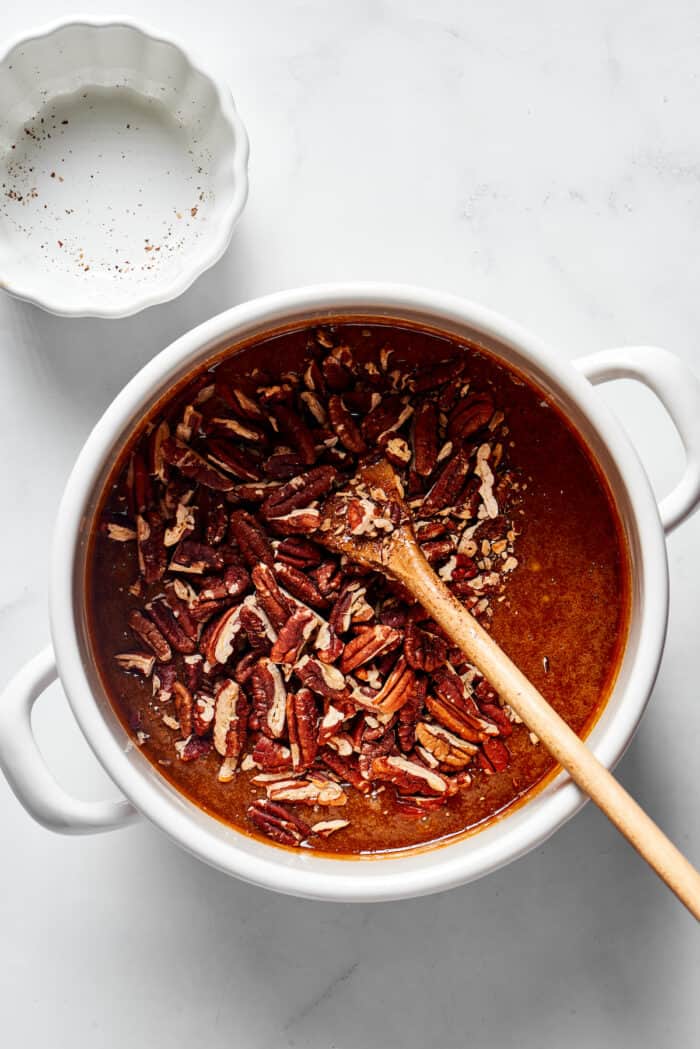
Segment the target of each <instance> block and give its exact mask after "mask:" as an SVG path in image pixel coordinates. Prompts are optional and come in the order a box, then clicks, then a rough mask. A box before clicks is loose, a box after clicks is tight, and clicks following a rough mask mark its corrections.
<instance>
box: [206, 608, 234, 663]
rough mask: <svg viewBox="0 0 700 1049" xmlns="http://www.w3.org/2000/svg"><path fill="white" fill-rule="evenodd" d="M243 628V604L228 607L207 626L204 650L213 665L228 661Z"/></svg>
mask: <svg viewBox="0 0 700 1049" xmlns="http://www.w3.org/2000/svg"><path fill="white" fill-rule="evenodd" d="M242 629H243V624H242V623H241V606H240V605H238V606H236V607H235V608H228V609H226V611H225V612H224V614H223V615H222V616H220V617H219V618H218V619H217V620H215V621H214V622H213V623H210V624H209V626H208V627H207V631H206V637H205V635H204V634H203V635H202V643H201V647H202V652H203V653H204V656H205V658H206V659H207V661H208V662H209V663H210V664H211V665H212V666H214V665H216V664H221V665H222V666H223V664H224V663H227V662H228V660H229V659H230V658H231V656H232V654H233V643H234V641H235V639H236V638H237V636H238V634H239V633H240V632H241V630H242Z"/></svg>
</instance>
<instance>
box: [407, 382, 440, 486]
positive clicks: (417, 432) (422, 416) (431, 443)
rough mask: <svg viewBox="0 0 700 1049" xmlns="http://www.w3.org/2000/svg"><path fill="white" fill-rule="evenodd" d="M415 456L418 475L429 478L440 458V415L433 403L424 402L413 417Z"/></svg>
mask: <svg viewBox="0 0 700 1049" xmlns="http://www.w3.org/2000/svg"><path fill="white" fill-rule="evenodd" d="M413 454H414V464H415V468H416V473H417V474H418V475H419V476H420V477H429V476H430V474H431V473H432V472H433V470H434V469H435V464H436V463H437V456H438V415H437V408H436V407H435V405H434V404H433V402H432V401H424V402H423V404H422V405H421V406H420V408H419V409H418V410H417V411H416V413H415V415H414V417H413Z"/></svg>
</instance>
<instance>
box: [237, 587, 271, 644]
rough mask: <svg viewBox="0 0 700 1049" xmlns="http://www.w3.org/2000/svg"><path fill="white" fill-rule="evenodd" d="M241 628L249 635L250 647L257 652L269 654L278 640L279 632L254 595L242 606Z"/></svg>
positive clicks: (247, 598)
mask: <svg viewBox="0 0 700 1049" xmlns="http://www.w3.org/2000/svg"><path fill="white" fill-rule="evenodd" d="M241 626H242V627H243V629H244V630H245V632H246V634H247V635H248V642H249V643H250V647H251V648H253V649H254V650H255V651H256V652H267V651H269V649H270V646H271V645H273V644H274V643H275V641H276V640H277V631H276V630H275V628H274V627H273V625H272V623H271V622H270V620H269V619H268V617H267V616H266V614H265V613H264V612H263V610H262V608H261V607H260V605H259V604H258V599H257V597H255V596H254V595H252V594H249V595H248V597H246V599H245V600H244V602H243V604H242V605H241Z"/></svg>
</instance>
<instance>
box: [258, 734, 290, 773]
mask: <svg viewBox="0 0 700 1049" xmlns="http://www.w3.org/2000/svg"><path fill="white" fill-rule="evenodd" d="M253 761H254V762H255V764H256V765H259V766H260V768H261V769H265V770H268V771H278V770H288V769H291V767H292V755H291V752H290V750H289V747H285V746H284V745H283V744H282V743H279V742H278V741H277V740H275V739H270V737H269V736H260V737H259V738H258V740H257V742H256V744H255V746H254V747H253Z"/></svg>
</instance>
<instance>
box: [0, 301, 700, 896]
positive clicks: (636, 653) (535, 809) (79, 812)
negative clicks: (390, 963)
mask: <svg viewBox="0 0 700 1049" xmlns="http://www.w3.org/2000/svg"><path fill="white" fill-rule="evenodd" d="M363 314H364V315H381V316H390V317H395V318H399V319H402V318H403V319H406V320H411V321H414V322H418V323H421V322H423V323H426V324H427V325H430V326H433V327H437V328H440V329H442V330H444V331H445V332H448V333H453V334H457V335H460V336H466V337H467V338H468V339H471V340H474V341H476V342H478V343H480V344H481V345H483V346H484V347H486V348H487V349H489V350H490V351H491V352H492V353H495V354H496V356H497V357H499V358H500V359H501V360H503V361H504V362H505V363H506V364H511V365H514V366H515V367H516V368H518V369H519V370H520V371H521V372H523V373H525V374H526V375H527V376H528V377H529V378H530V379H531V380H532V381H533V382H534V383H535V384H536V385H538V386H539V387H540V388H541V389H542V390H544V391H545V392H546V393H547V395H548V396H549V397H550V398H552V399H553V400H554V401H555V403H556V404H558V405H559V407H560V408H561V409H562V410H563V411H564V412H565V414H566V415H567V417H568V418H569V419H570V420H571V422H572V423H573V425H574V426H575V427H576V428H577V429H578V431H579V432H580V433H581V434H582V436H583V437H584V439H585V440H586V442H587V443H588V446H589V448H590V449H591V450H592V452H593V454H594V455H595V456H596V458H597V460H598V463H599V465H600V467H601V468H602V470H603V471H604V473H605V475H606V477H607V479H608V482H609V484H610V487H611V489H612V491H613V493H614V495H615V498H616V500H617V506H618V510H619V513H620V516H621V518H622V522H623V525H624V530H625V534H626V538H627V542H628V544H629V549H630V553H631V558H632V615H631V624H630V631H629V639H628V642H627V646H626V650H625V653H624V658H623V661H622V666H621V668H620V672H619V675H618V679H617V683H616V685H615V689H614V691H613V693H612V695H611V697H610V699H609V701H608V703H607V705H606V707H605V710H604V711H603V713H602V715H601V717H600V718H599V720H598V721H597V723H596V725H595V727H594V729H593V731H592V732H591V734H590V736H589V738H588V742H589V745H590V746H591V748H592V749H593V750H594V752H595V754H596V755H597V757H598V758H599V759H600V760H601V761H602V762H603V764H605V765H607V766H608V767H611V766H613V765H615V763H616V762H617V761H618V760H619V758H620V757H621V755H622V754H623V753H624V751H625V749H626V747H627V746H628V744H629V742H630V740H631V739H632V736H633V735H634V732H635V729H636V728H637V725H638V724H639V721H640V718H641V716H642V714H643V712H644V708H645V706H646V703H647V700H648V699H649V695H650V692H651V689H652V687H653V684H654V679H655V677H656V673H657V670H658V666H659V662H660V659H661V654H662V650H663V645H664V638H665V633H666V623H667V610H668V568H667V561H666V547H665V541H664V532H668V531H670V530H671V529H672V528H674V527H675V526H676V525H677V524H679V523H680V522H681V521H682V520H683V519H684V518H685V517H687V516H688V514H690V513H691V512H692V511H693V510H694V509H695V508H696V506H697V504H698V502H699V501H700V383H699V382H698V380H697V379H696V377H695V376H694V375H693V374H692V373H691V372H690V371H689V370H688V369H687V368H686V367H685V365H683V364H682V363H681V362H680V361H679V360H678V359H677V358H676V357H674V356H673V355H672V354H670V353H668V352H666V351H665V350H660V349H655V348H651V347H639V348H634V349H620V350H609V351H606V352H603V353H598V354H594V355H592V356H591V357H587V358H584V359H583V360H580V361H578V362H576V364H575V365H574V366H572V365H571V364H568V363H566V362H564V361H561V360H559V359H557V357H556V356H555V355H554V354H553V353H551V351H549V350H548V349H547V348H546V347H545V346H543V345H542V344H541V343H540V342H539V340H537V339H536V338H533V336H531V335H530V334H528V333H527V332H525V331H523V330H522V329H521V328H519V327H517V326H516V325H514V324H512V323H511V322H510V321H507V320H505V319H504V318H502V317H499V316H498V315H496V314H494V313H492V312H490V311H488V310H485V309H483V308H482V307H480V306H477V305H474V304H473V303H469V302H465V301H462V300H461V299H458V298H454V297H452V296H448V295H443V294H441V293H439V292H434V291H427V290H424V289H419V288H412V287H403V286H397V285H390V284H387V285H384V284H335V285H322V286H318V287H312V288H305V289H301V290H293V291H285V292H280V293H278V294H275V295H270V296H267V297H265V298H261V299H256V300H255V301H253V302H249V303H245V304H243V305H241V306H237V307H235V308H234V309H231V310H228V311H227V312H225V313H222V314H220V315H219V316H218V317H214V318H213V319H212V320H210V321H207V322H206V323H205V324H202V325H200V326H199V327H198V328H195V329H194V330H193V331H191V332H189V333H188V334H187V335H183V336H182V338H180V339H178V340H177V341H176V342H175V343H173V345H172V346H170V347H168V349H166V350H163V352H162V353H160V354H159V355H158V356H157V357H156V358H155V359H154V360H152V361H151V362H150V363H149V364H147V365H146V366H145V367H144V368H143V369H142V370H141V371H140V372H139V373H138V375H136V376H135V377H134V378H133V379H132V380H131V382H130V383H129V384H128V385H127V386H126V387H125V389H124V390H123V391H122V392H121V393H120V394H119V396H118V397H117V398H116V399H115V400H114V401H113V402H112V404H111V406H110V407H109V408H108V409H107V411H106V412H105V414H104V415H103V416H102V418H101V419H100V421H99V422H98V423H97V425H96V426H95V428H94V430H93V431H92V433H91V434H90V437H89V438H88V440H87V442H86V444H85V447H84V448H83V450H82V452H81V454H80V457H79V458H78V461H77V462H76V464H75V467H74V469H73V472H72V474H71V476H70V479H69V481H68V484H67V486H66V490H65V494H64V496H63V500H62V503H61V506H60V509H59V513H58V520H57V523H56V530H55V536H54V542H53V554H52V562H51V575H50V613H51V633H52V638H53V650H52V649H47V650H45V651H44V652H42V653H40V654H39V655H38V656H36V657H35V658H34V659H33V660H32V661H31V662H30V663H29V664H27V666H25V667H24V668H23V670H21V671H20V672H19V674H17V676H16V677H15V678H14V680H13V681H12V682H11V683H10V685H9V686H8V688H7V690H6V692H5V694H4V695H3V697H2V699H0V766H1V767H2V768H3V770H4V772H5V775H6V776H7V779H8V781H9V783H10V785H11V786H12V788H13V790H14V791H15V793H16V795H17V797H18V798H19V800H20V801H21V802H22V804H23V805H24V806H25V808H26V809H27V810H28V812H30V813H31V815H32V816H34V818H35V819H37V820H38V821H39V822H40V823H42V824H44V825H45V826H46V827H49V828H51V829H52V830H55V831H60V832H63V833H89V832H98V831H105V830H111V829H114V828H116V827H120V826H123V825H125V824H127V823H130V822H131V821H132V820H134V819H136V818H137V817H138V816H139V815H143V816H145V817H146V818H147V819H149V820H151V821H152V822H153V823H155V824H156V825H157V826H158V827H160V828H161V829H162V830H164V831H165V833H166V834H168V835H169V836H170V837H171V838H172V839H173V841H176V842H177V843H178V844H180V845H182V846H183V847H184V848H185V849H187V850H188V851H189V852H191V853H192V854H193V855H195V856H198V857H199V858H200V859H202V860H204V861H205V862H206V863H209V864H211V865H212V866H214V867H218V868H219V869H220V870H222V871H226V872H227V873H228V874H232V875H235V876H236V877H239V878H243V879H245V880H247V881H250V882H253V883H255V884H257V885H263V886H265V887H267V888H270V889H275V890H277V891H278V892H285V893H290V894H294V895H298V896H307V897H311V898H316V899H330V900H387V899H398V898H402V897H407V896H420V895H423V894H427V893H431V892H437V891H439V890H442V889H448V888H451V887H452V886H455V885H459V884H460V883H463V882H468V881H470V880H472V879H474V878H479V877H481V876H482V875H484V874H488V873H489V872H490V871H493V870H495V869H496V868H497V867H501V866H502V865H504V864H506V863H509V862H510V861H511V860H514V859H516V858H517V857H518V856H522V855H523V854H524V853H526V852H527V851H528V850H529V849H532V848H534V847H535V846H536V845H539V844H541V843H542V842H543V841H544V840H545V839H546V838H548V837H549V836H550V834H552V833H553V832H554V831H555V830H557V828H558V827H561V826H562V824H563V823H564V822H565V821H566V820H567V819H569V818H570V817H571V816H572V815H573V814H574V813H575V812H576V811H577V810H578V809H579V808H580V807H581V805H582V804H583V802H584V798H583V796H582V794H581V793H580V791H579V790H578V788H577V787H575V786H574V784H573V783H572V782H571V781H570V780H569V778H568V776H567V775H565V774H563V773H562V774H560V775H559V776H557V777H556V778H555V779H554V780H553V781H552V782H550V783H549V784H548V785H547V786H546V787H545V788H544V789H543V790H541V791H540V792H539V793H537V794H535V795H534V796H533V797H532V798H531V800H529V801H528V802H527V803H526V804H524V805H522V806H520V807H517V808H515V809H514V810H513V812H512V813H511V814H510V815H508V816H506V817H505V818H504V819H501V820H498V821H496V822H494V823H493V824H491V825H490V826H487V827H486V828H485V829H484V830H482V831H480V832H479V833H477V834H473V835H471V836H469V837H466V838H464V839H462V840H458V841H455V842H453V843H451V844H448V845H444V846H441V847H437V848H432V849H430V848H429V849H426V850H423V851H420V852H416V853H414V854H411V855H405V856H395V857H376V858H361V859H355V860H340V859H333V858H331V857H324V856H320V855H313V854H310V853H307V852H306V851H304V850H300V851H297V852H291V851H286V850H282V849H278V848H276V847H275V846H274V845H272V844H266V843H265V842H264V841H259V840H256V839H253V838H250V837H247V836H246V835H244V834H241V833H239V832H238V831H236V830H235V829H234V828H232V827H228V826H225V825H224V824H223V823H220V822H219V821H218V820H216V819H213V818H211V817H209V816H207V815H206V814H205V813H204V812H203V811H202V810H201V809H199V808H198V807H197V806H196V805H194V804H192V803H190V802H189V801H188V800H187V799H186V798H185V797H184V796H183V795H182V794H180V793H178V792H177V791H176V790H175V788H174V787H172V786H171V785H170V784H169V783H168V782H167V781H166V780H165V779H164V778H163V777H162V776H160V775H159V774H158V773H157V772H156V770H155V769H154V768H153V766H152V765H151V764H150V763H149V762H148V761H147V759H146V758H145V757H144V755H143V754H142V753H141V752H140V751H139V749H138V748H136V747H134V746H133V745H132V744H131V743H130V741H129V739H128V737H127V734H126V732H125V730H124V728H123V727H122V725H121V723H120V722H119V720H118V719H117V717H116V715H115V714H114V712H113V710H112V708H111V706H110V703H109V701H108V699H107V697H106V695H105V693H104V690H103V688H102V686H101V684H100V682H99V679H98V676H97V673H96V671H95V668H94V666H93V665H92V664H91V660H90V657H89V654H88V646H87V639H86V631H85V614H84V607H83V600H82V594H83V572H84V561H85V551H86V541H87V535H86V531H85V521H86V520H87V519H88V518H89V515H90V513H91V511H92V508H93V506H94V502H95V500H96V498H97V496H98V495H99V491H100V489H101V486H102V483H103V481H104V480H105V478H106V475H107V473H108V472H109V470H110V468H111V466H112V464H113V462H114V459H115V455H116V453H117V452H118V450H119V448H120V447H121V445H122V443H123V441H124V439H125V438H126V437H127V436H128V435H129V433H130V432H131V430H132V427H133V426H134V424H135V423H136V422H137V421H138V420H139V419H140V418H141V417H142V415H143V413H144V412H146V411H147V410H148V409H149V408H150V406H151V405H152V404H153V403H154V401H155V400H156V399H157V398H158V397H160V396H161V395H162V394H163V393H164V392H165V391H167V390H168V388H169V387H170V386H171V385H172V384H173V383H174V382H176V381H177V380H178V379H179V378H181V377H182V376H183V375H185V374H187V373H188V372H189V371H190V370H191V369H193V368H194V367H195V366H197V365H199V364H201V363H202V362H204V361H206V360H207V359H209V358H210V357H213V356H214V355H215V354H216V353H217V351H220V350H221V349H222V348H224V347H226V346H227V345H230V344H233V343H236V342H238V341H239V340H241V339H243V338H248V337H250V336H251V335H256V334H264V333H265V332H266V331H269V330H271V329H273V328H278V327H281V326H284V325H286V324H288V323H290V322H295V321H298V320H300V319H308V320H310V321H314V322H317V321H319V320H323V318H324V317H327V316H329V315H343V316H352V315H363ZM620 377H627V378H634V379H637V380H639V381H640V382H643V383H644V384H645V385H647V386H648V387H650V388H651V389H652V390H653V391H654V392H655V393H656V394H657V395H658V396H659V398H660V399H661V401H662V402H663V404H664V405H665V406H666V408H667V410H668V411H669V413H670V415H671V418H672V419H673V421H674V423H675V424H676V427H677V428H678V431H679V433H680V436H681V439H682V441H683V443H684V446H685V450H686V459H687V461H686V467H685V472H684V475H683V478H682V480H681V481H680V483H679V484H678V486H677V487H676V489H675V490H674V491H673V492H672V493H671V494H670V495H669V496H668V497H667V498H666V499H665V500H664V501H663V503H662V504H661V506H660V507H657V504H656V501H655V499H654V496H653V493H652V491H651V487H650V485H649V480H648V478H647V475H646V473H645V472H644V469H643V468H642V466H641V464H640V462H639V459H638V457H637V455H636V453H635V451H634V449H633V448H632V446H631V445H630V443H629V441H628V439H627V437H626V436H625V434H624V433H623V431H622V429H621V428H620V426H619V425H618V423H617V422H616V421H615V419H614V418H613V417H612V415H611V414H610V412H609V411H608V409H607V408H606V406H605V405H604V404H603V402H602V401H601V399H600V398H599V397H598V396H597V394H596V393H595V390H594V389H593V385H594V384H596V383H599V382H604V381H606V380H608V379H614V378H620ZM57 674H58V676H59V677H60V679H61V682H62V684H63V687H64V689H65V691H66V694H67V696H68V700H69V702H70V706H71V708H72V711H73V714H74V715H75V718H76V720H77V721H78V723H79V725H80V727H81V729H82V731H83V733H84V735H85V738H86V739H87V742H88V744H89V745H90V747H91V748H92V750H93V751H94V753H95V754H96V755H97V758H98V759H99V761H100V762H101V764H102V765H103V766H104V768H105V769H106V771H107V773H108V774H109V775H110V776H111V778H112V779H113V780H114V782H115V784H116V785H117V786H118V787H119V788H120V789H121V791H122V792H123V793H124V795H125V799H127V800H123V801H120V802H104V803H88V802H83V801H77V800H75V799H73V798H71V797H69V796H68V795H67V794H66V793H65V792H64V791H63V790H62V789H61V788H60V787H59V786H58V784H57V783H56V782H55V781H54V779H53V777H52V776H51V774H50V772H49V771H48V769H47V768H46V766H45V765H44V762H43V759H42V758H41V756H40V754H39V751H38V749H37V747H36V744H35V742H34V738H33V736H32V731H31V724H30V713H31V708H32V706H33V704H34V702H35V700H36V698H37V696H38V695H39V694H40V693H41V692H42V690H43V689H45V688H46V686H47V685H48V684H49V682H51V681H52V680H53V679H54V678H55V677H56V675H57Z"/></svg>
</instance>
